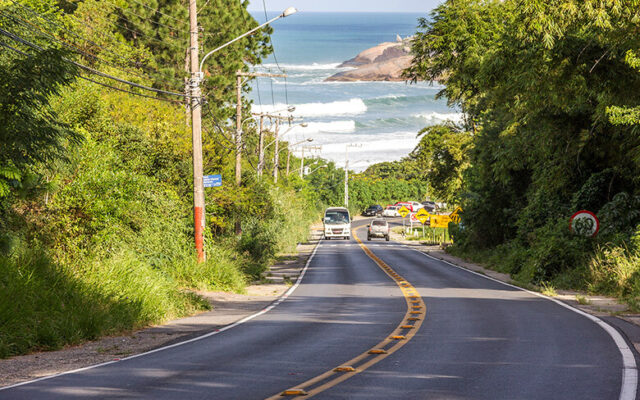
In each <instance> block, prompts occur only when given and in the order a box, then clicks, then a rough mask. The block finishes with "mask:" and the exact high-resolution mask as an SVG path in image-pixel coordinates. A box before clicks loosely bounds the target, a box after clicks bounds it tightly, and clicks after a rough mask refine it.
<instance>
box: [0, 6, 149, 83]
mask: <svg viewBox="0 0 640 400" xmlns="http://www.w3.org/2000/svg"><path fill="white" fill-rule="evenodd" d="M9 12H11V13H12V14H14V15H8V14H5V12H4V10H0V14H2V15H4V16H7V17H8V18H11V19H13V20H14V21H16V22H18V23H19V24H21V25H23V26H25V27H28V26H31V27H33V28H35V29H36V30H37V31H38V32H39V33H40V34H41V35H42V36H44V37H46V38H49V39H51V40H54V41H56V42H58V43H61V44H62V45H63V46H64V47H66V48H68V49H71V50H72V51H74V52H76V53H78V54H80V55H83V56H85V57H89V58H93V59H94V60H95V61H100V62H102V63H104V64H106V65H109V66H111V67H113V68H115V69H117V70H119V71H121V72H124V73H126V74H131V75H135V76H137V77H139V78H143V79H144V78H145V77H144V76H142V75H140V74H138V73H136V72H133V71H129V70H125V69H122V68H120V67H119V66H118V65H116V64H114V63H112V62H110V61H107V60H105V59H103V58H101V57H98V56H96V55H95V54H93V53H90V52H88V51H86V50H82V49H81V48H79V47H78V46H76V45H74V44H73V43H69V42H67V41H66V40H63V39H60V38H58V37H56V36H54V35H51V34H49V33H47V32H45V31H43V30H42V29H40V28H44V27H41V26H39V25H36V24H34V23H32V22H30V21H27V20H25V19H23V18H22V17H21V16H19V15H18V14H16V13H14V12H13V11H11V10H9ZM45 29H46V28H45ZM32 32H33V30H32Z"/></svg>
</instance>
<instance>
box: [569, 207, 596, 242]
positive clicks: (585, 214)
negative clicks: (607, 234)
mask: <svg viewBox="0 0 640 400" xmlns="http://www.w3.org/2000/svg"><path fill="white" fill-rule="evenodd" d="M569 229H571V232H573V233H575V234H578V235H582V236H588V237H594V236H595V235H597V234H598V231H599V230H600V221H599V220H598V217H596V215H595V214H594V213H592V212H591V211H588V210H580V211H578V212H577V213H575V214H573V215H572V216H571V220H570V221H569Z"/></svg>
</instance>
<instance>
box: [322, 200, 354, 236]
mask: <svg viewBox="0 0 640 400" xmlns="http://www.w3.org/2000/svg"><path fill="white" fill-rule="evenodd" d="M323 221H324V237H325V239H331V238H334V237H335V238H344V239H347V240H349V239H351V216H350V215H349V210H347V209H346V208H344V207H331V208H327V209H326V210H325V211H324V220H323Z"/></svg>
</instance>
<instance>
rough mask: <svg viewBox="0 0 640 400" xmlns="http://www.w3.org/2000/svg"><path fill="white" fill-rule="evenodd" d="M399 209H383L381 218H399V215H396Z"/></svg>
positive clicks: (392, 207)
mask: <svg viewBox="0 0 640 400" xmlns="http://www.w3.org/2000/svg"><path fill="white" fill-rule="evenodd" d="M399 208H400V207H398V206H387V208H385V209H384V211H382V216H383V217H399V216H400V214H398V209H399Z"/></svg>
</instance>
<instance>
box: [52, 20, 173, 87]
mask: <svg viewBox="0 0 640 400" xmlns="http://www.w3.org/2000/svg"><path fill="white" fill-rule="evenodd" d="M64 15H65V16H67V17H70V18H72V19H74V20H75V21H77V22H78V23H80V24H82V25H83V26H86V27H87V28H89V29H90V30H91V31H92V32H94V33H97V34H99V35H100V36H102V37H103V38H107V39H108V40H109V41H113V40H114V36H113V35H108V34H106V33H104V32H103V31H101V30H99V29H96V28H95V27H94V26H92V25H91V24H89V23H88V22H87V21H83V20H80V19H79V18H77V17H76V16H74V15H73V14H64ZM114 25H116V26H119V27H121V28H123V29H127V30H130V29H128V28H127V27H124V26H122V25H119V24H116V23H114ZM130 31H131V30H130ZM133 32H135V31H133ZM136 33H138V34H139V35H140V36H145V37H147V36H146V35H144V34H142V33H140V32H136ZM147 39H149V40H152V41H157V42H159V43H162V41H160V40H158V39H155V38H152V37H147ZM171 39H173V38H171ZM117 43H118V44H124V45H126V46H127V47H128V48H129V49H131V50H134V51H138V50H139V49H137V48H136V47H135V46H132V45H130V44H129V43H127V42H120V41H117ZM107 50H108V51H109V52H111V53H113V54H115V55H117V56H118V57H120V58H122V59H125V60H126V58H125V57H124V56H122V55H120V54H118V53H115V52H113V51H111V50H109V49H107ZM127 62H130V63H131V66H132V67H134V68H141V69H142V70H143V71H146V72H148V73H155V74H157V73H159V71H158V70H156V69H153V68H149V67H148V66H146V65H143V64H140V63H138V62H132V61H129V60H127ZM174 82H178V81H176V80H175V79H174Z"/></svg>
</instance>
